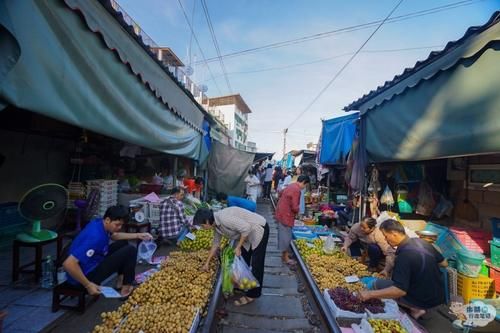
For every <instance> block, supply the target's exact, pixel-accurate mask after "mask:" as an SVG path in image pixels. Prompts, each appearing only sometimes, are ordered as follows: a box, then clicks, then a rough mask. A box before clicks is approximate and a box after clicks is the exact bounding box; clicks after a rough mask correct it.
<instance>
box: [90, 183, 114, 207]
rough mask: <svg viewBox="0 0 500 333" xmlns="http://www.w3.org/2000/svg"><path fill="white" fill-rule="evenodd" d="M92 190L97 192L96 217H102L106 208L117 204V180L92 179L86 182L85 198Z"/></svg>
mask: <svg viewBox="0 0 500 333" xmlns="http://www.w3.org/2000/svg"><path fill="white" fill-rule="evenodd" d="M92 190H98V191H99V207H98V210H97V215H98V216H103V215H104V213H105V212H106V210H107V209H108V207H111V206H114V205H116V204H117V203H118V180H114V179H113V180H108V179H93V180H88V181H87V196H88V195H89V194H90V192H91V191H92Z"/></svg>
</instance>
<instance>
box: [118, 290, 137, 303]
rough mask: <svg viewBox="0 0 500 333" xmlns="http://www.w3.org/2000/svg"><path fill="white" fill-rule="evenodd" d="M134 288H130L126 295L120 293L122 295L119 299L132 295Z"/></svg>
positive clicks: (125, 298) (124, 299)
mask: <svg viewBox="0 0 500 333" xmlns="http://www.w3.org/2000/svg"><path fill="white" fill-rule="evenodd" d="M134 290H135V288H130V292H129V293H128V294H126V295H122V297H120V300H122V301H126V300H127V299H128V298H129V297H130V295H132V293H133V292H134Z"/></svg>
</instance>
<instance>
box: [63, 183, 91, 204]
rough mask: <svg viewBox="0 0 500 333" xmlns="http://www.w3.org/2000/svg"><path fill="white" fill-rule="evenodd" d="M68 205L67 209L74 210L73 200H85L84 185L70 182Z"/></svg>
mask: <svg viewBox="0 0 500 333" xmlns="http://www.w3.org/2000/svg"><path fill="white" fill-rule="evenodd" d="M68 196H69V198H68V204H67V208H69V209H74V208H76V207H75V200H78V199H85V198H86V197H87V195H86V192H85V185H83V183H81V182H71V183H69V184H68Z"/></svg>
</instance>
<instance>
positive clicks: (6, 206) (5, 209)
mask: <svg viewBox="0 0 500 333" xmlns="http://www.w3.org/2000/svg"><path fill="white" fill-rule="evenodd" d="M27 222H28V221H26V220H25V219H24V218H23V217H22V216H21V214H19V211H18V210H17V202H6V203H2V204H0V229H1V228H8V227H11V226H14V225H23V224H26V223H27Z"/></svg>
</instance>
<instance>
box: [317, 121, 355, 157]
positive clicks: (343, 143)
mask: <svg viewBox="0 0 500 333" xmlns="http://www.w3.org/2000/svg"><path fill="white" fill-rule="evenodd" d="M358 119H359V112H356V113H353V114H350V115H348V116H343V117H338V118H333V119H329V120H324V121H323V129H322V132H321V149H320V153H319V154H320V155H319V162H320V163H321V164H325V165H328V164H330V165H331V164H345V159H346V157H347V154H348V153H349V151H350V150H351V147H352V142H353V140H354V136H355V134H356V121H357V120H358Z"/></svg>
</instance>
